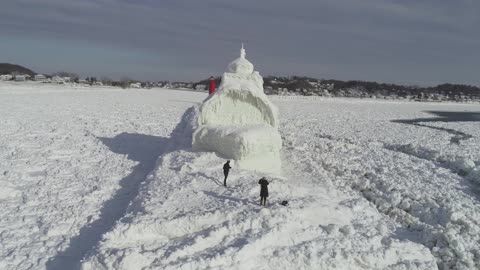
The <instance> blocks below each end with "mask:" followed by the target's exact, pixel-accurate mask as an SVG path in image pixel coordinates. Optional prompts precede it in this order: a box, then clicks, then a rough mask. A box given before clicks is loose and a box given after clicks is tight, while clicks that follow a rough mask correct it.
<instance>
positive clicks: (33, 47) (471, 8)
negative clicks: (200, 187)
mask: <svg viewBox="0 0 480 270" xmlns="http://www.w3.org/2000/svg"><path fill="white" fill-rule="evenodd" d="M0 6H1V7H0V62H9V63H15V64H20V65H23V66H26V67H29V68H31V69H33V70H34V71H36V72H39V73H47V74H48V73H53V72H59V71H67V72H75V73H78V74H80V75H81V76H96V77H108V78H112V79H119V78H122V77H129V78H132V79H139V80H177V81H198V80H201V79H204V78H207V77H209V76H210V75H216V76H220V75H221V74H222V73H223V72H224V71H225V69H226V66H227V65H228V63H229V62H230V61H231V60H233V59H234V58H237V57H238V55H239V49H240V46H241V43H242V42H243V43H244V44H245V48H246V51H247V58H248V59H249V60H250V61H251V62H252V63H253V64H254V65H255V69H256V70H258V71H259V72H260V74H262V75H264V76H265V75H279V76H282V75H302V76H311V77H315V78H319V79H321V78H325V79H341V80H370V81H379V82H389V83H403V84H418V85H431V84H440V83H447V82H449V83H463V84H473V85H480V76H479V67H480V53H479V49H480V16H479V14H480V1H474V0H456V1H451V0H435V1H433V0H362V1H359V0H294V1H293V0H241V1H229V0H203V1H200V0H161V1H160V0H15V1H3V3H1V5H0Z"/></svg>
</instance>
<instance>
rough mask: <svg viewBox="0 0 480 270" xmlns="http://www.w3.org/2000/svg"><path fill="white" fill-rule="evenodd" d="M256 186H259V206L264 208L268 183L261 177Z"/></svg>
mask: <svg viewBox="0 0 480 270" xmlns="http://www.w3.org/2000/svg"><path fill="white" fill-rule="evenodd" d="M258 184H260V187H261V188H260V205H262V203H263V206H266V205H267V197H268V184H269V183H268V181H267V179H265V177H262V178H261V179H260V180H259V181H258Z"/></svg>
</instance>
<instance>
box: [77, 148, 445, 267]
mask: <svg viewBox="0 0 480 270" xmlns="http://www.w3.org/2000/svg"><path fill="white" fill-rule="evenodd" d="M222 161H223V160H222V159H220V158H219V157H218V156H216V155H215V154H213V153H205V152H200V153H199V152H197V153H195V152H189V151H184V150H177V151H174V152H171V153H168V154H166V155H164V156H163V157H161V158H160V159H159V162H158V167H157V168H156V170H155V172H153V173H152V174H151V175H150V176H149V177H148V178H147V180H146V182H145V184H144V185H143V186H142V189H141V191H140V194H139V196H138V197H137V199H136V200H135V201H134V202H133V204H132V207H131V208H130V209H129V210H130V211H129V212H130V214H129V215H127V217H126V218H124V219H123V220H121V221H120V222H119V223H118V224H117V225H116V226H115V228H114V229H113V230H112V231H111V232H109V233H107V234H106V235H104V239H103V241H102V242H101V243H100V245H99V246H98V247H97V248H96V249H95V250H94V251H92V252H91V253H90V254H89V256H88V257H87V258H86V259H85V260H84V261H83V264H82V269H83V270H90V269H96V270H97V269H99V270H101V269H118V270H120V269H144V268H148V269H275V270H279V269H361V268H363V269H436V265H435V261H434V258H433V257H432V255H431V254H430V252H429V251H428V249H426V248H425V247H423V246H421V245H418V244H416V243H413V242H410V241H405V240H397V239H392V238H391V234H392V230H394V227H392V225H391V224H390V223H388V222H385V219H384V217H383V216H382V215H381V214H379V213H378V212H377V211H376V210H375V209H374V208H372V207H370V205H369V203H368V202H367V201H365V200H362V199H361V198H351V197H349V196H345V194H342V193H341V192H338V191H336V190H334V189H329V188H326V187H325V185H319V184H318V183H316V182H315V181H316V179H312V178H309V177H308V176H307V175H305V174H303V172H302V171H296V172H292V171H290V174H291V178H289V179H285V178H272V177H268V179H269V180H270V186H269V188H270V197H269V200H268V208H264V207H261V206H259V205H258V199H259V197H258V195H259V186H258V183H257V181H258V178H259V176H258V175H256V174H255V173H254V172H251V171H237V170H235V168H234V173H233V174H232V175H231V178H230V179H229V180H228V186H229V188H225V187H223V185H222V183H221V182H220V181H221V180H222V173H221V170H222V168H221V166H222ZM290 161H291V163H292V164H291V166H292V167H294V168H295V167H297V168H300V166H301V164H302V161H301V160H298V159H293V160H290ZM296 173H300V174H296ZM284 199H286V200H288V201H289V202H290V204H289V206H288V207H284V206H281V205H280V204H278V202H279V201H280V200H284ZM139 206H140V208H141V209H138V207H139Z"/></svg>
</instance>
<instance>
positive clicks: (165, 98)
mask: <svg viewBox="0 0 480 270" xmlns="http://www.w3.org/2000/svg"><path fill="white" fill-rule="evenodd" d="M205 97H206V94H204V93H195V92H189V91H178V90H166V89H151V90H121V89H115V88H107V87H105V88H93V87H88V88H80V87H70V86H58V87H56V86H50V85H49V86H46V85H41V84H13V83H1V84H0V115H1V117H0V127H1V128H0V185H1V191H0V204H1V206H2V210H3V211H1V212H0V269H479V268H480V265H479V262H480V243H479V241H480V222H479V220H480V205H479V202H480V201H479V200H480V191H479V185H480V139H479V134H480V125H479V122H478V121H479V118H478V116H479V115H480V106H479V105H465V104H463V105H462V104H450V103H445V104H440V103H408V102H392V101H373V100H358V99H328V98H326V99H323V98H285V97H272V98H271V100H272V101H273V103H275V104H276V105H277V106H278V107H279V108H280V118H279V119H280V121H279V123H278V129H279V131H280V133H281V136H282V139H283V144H284V147H283V148H282V151H281V153H280V154H281V159H282V171H283V174H282V175H281V176H278V175H270V174H266V173H260V172H255V171H250V170H242V169H239V168H238V167H237V166H236V164H235V162H233V164H232V167H233V169H232V171H231V172H230V176H229V179H228V181H227V184H228V187H227V188H225V187H223V183H222V181H223V174H222V165H223V163H224V162H225V159H223V158H222V157H221V155H218V154H215V153H212V152H201V151H193V150H192V149H191V145H190V146H189V144H188V142H190V143H191V139H192V138H191V137H190V138H188V136H192V132H191V131H192V130H188V129H189V128H191V126H189V125H187V124H186V123H185V121H186V122H188V120H192V119H189V118H188V116H189V115H192V114H191V113H192V111H191V109H190V110H187V109H188V108H190V107H191V106H192V105H194V104H196V103H199V102H202V101H203V100H204V99H205ZM258 132H262V131H258ZM188 134H190V135H188ZM263 176H265V177H266V178H267V179H268V180H269V181H270V185H269V191H270V197H269V199H268V203H267V207H261V206H260V205H259V199H260V198H259V193H260V187H259V185H258V179H259V178H261V177H263ZM283 200H288V201H289V205H288V206H282V205H280V204H279V202H280V201H283Z"/></svg>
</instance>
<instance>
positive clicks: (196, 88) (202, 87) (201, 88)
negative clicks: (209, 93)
mask: <svg viewBox="0 0 480 270" xmlns="http://www.w3.org/2000/svg"><path fill="white" fill-rule="evenodd" d="M206 89H207V86H206V85H205V84H197V85H196V86H195V90H200V91H201V90H206Z"/></svg>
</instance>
